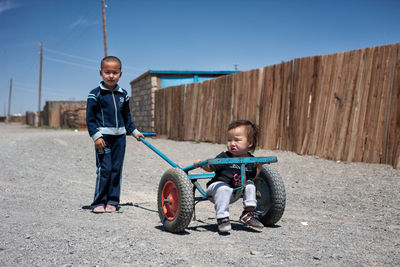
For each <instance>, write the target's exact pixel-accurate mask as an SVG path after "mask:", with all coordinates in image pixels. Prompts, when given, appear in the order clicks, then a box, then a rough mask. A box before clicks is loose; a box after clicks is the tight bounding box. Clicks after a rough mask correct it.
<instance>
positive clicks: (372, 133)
mask: <svg viewBox="0 0 400 267" xmlns="http://www.w3.org/2000/svg"><path fill="white" fill-rule="evenodd" d="M377 50H378V54H377V58H376V69H375V71H374V75H373V76H372V77H373V80H372V83H371V84H372V88H371V90H372V98H371V99H370V101H369V103H368V110H371V112H370V113H369V118H370V123H369V125H368V138H367V143H366V150H365V152H366V153H365V154H364V155H365V156H366V157H364V162H367V163H378V162H379V159H378V158H377V157H376V156H375V155H374V151H376V146H378V145H379V144H376V141H377V140H376V137H377V126H378V119H379V109H380V105H381V97H382V84H383V81H382V77H383V74H384V71H385V70H384V57H385V53H386V51H385V48H384V47H378V48H377Z"/></svg>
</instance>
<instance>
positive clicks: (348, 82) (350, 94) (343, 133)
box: [334, 50, 361, 160]
mask: <svg viewBox="0 0 400 267" xmlns="http://www.w3.org/2000/svg"><path fill="white" fill-rule="evenodd" d="M360 52H361V51H360V50H354V51H350V52H347V53H346V54H347V55H348V58H349V60H348V61H347V68H344V75H345V81H344V84H343V91H344V92H343V100H342V103H343V106H342V109H343V111H342V113H341V114H340V115H339V117H338V118H337V125H338V129H339V131H338V136H337V139H336V145H335V147H336V151H335V155H334V159H335V160H343V159H344V158H346V157H345V154H346V153H347V151H348V150H346V147H347V146H348V143H349V142H348V141H347V139H350V134H349V123H350V121H351V116H352V113H351V109H352V103H353V99H354V92H355V86H356V78H357V73H358V69H359V65H360V64H359V63H360V55H361V53H360Z"/></svg>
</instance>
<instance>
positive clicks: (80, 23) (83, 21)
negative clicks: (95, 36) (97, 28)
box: [70, 18, 99, 28]
mask: <svg viewBox="0 0 400 267" xmlns="http://www.w3.org/2000/svg"><path fill="white" fill-rule="evenodd" d="M97 24H99V23H98V21H93V20H92V21H90V20H86V19H84V18H79V19H77V20H76V21H75V22H74V23H72V24H71V25H70V28H75V27H78V26H94V25H97Z"/></svg>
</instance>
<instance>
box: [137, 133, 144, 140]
mask: <svg viewBox="0 0 400 267" xmlns="http://www.w3.org/2000/svg"><path fill="white" fill-rule="evenodd" d="M140 137H143V139H144V135H143V134H142V133H139V134H138V135H136V136H135V138H136V140H138V141H140Z"/></svg>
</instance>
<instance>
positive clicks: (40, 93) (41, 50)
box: [37, 42, 43, 126]
mask: <svg viewBox="0 0 400 267" xmlns="http://www.w3.org/2000/svg"><path fill="white" fill-rule="evenodd" d="M42 64H43V42H40V71H39V107H38V125H37V126H40V123H41V122H40V99H41V98H42Z"/></svg>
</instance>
